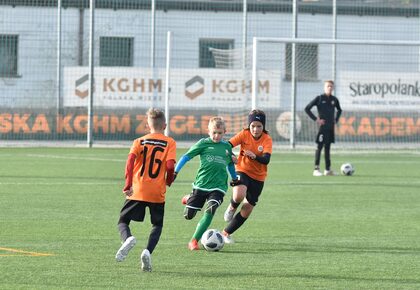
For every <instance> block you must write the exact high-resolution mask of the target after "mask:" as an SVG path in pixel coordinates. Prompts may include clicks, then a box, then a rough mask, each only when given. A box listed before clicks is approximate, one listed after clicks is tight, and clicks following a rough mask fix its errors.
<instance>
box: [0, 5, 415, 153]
mask: <svg viewBox="0 0 420 290" xmlns="http://www.w3.org/2000/svg"><path fill="white" fill-rule="evenodd" d="M419 3H420V2H419V1H407V0H401V1H387V0H382V1H379V0H378V1H371V0H370V1H363V0H357V1H350V0H337V1H335V0H319V1H308V0H306V1H304V0H301V1H297V0H294V1H292V0H288V1H282V0H278V1H269V0H266V1H264V0H263V1H257V0H232V1H210V0H209V1H205V0H190V1H167V0H156V1H153V0H152V1H151V0H147V1H142V0H136V1H134V0H120V1H111V0H102V1H101V0H96V1H93V0H91V1H88V0H84V1H82V0H73V1H71V0H67V1H66V0H62V1H57V0H54V1H53V0H50V1H49V0H42V1H41V0H15V1H5V0H3V1H0V56H1V57H0V91H1V95H0V136H1V137H0V138H1V139H2V140H54V141H64V140H76V141H85V140H86V141H87V143H88V144H89V145H91V144H92V143H93V142H96V141H128V140H132V139H133V138H135V137H137V136H138V135H142V134H144V133H146V132H147V127H146V125H145V117H144V113H145V111H146V110H147V108H148V107H150V106H155V107H161V108H164V106H165V90H166V88H167V92H168V93H169V116H168V129H169V131H168V134H169V135H171V136H173V137H174V138H175V139H176V140H177V141H194V140H197V139H198V138H201V137H203V136H205V135H206V133H207V132H206V128H207V120H208V119H209V117H210V116H213V115H222V116H224V117H225V118H226V119H227V121H228V122H227V123H228V133H229V134H233V133H235V132H236V131H238V130H239V129H241V128H242V127H243V126H245V125H246V123H245V120H246V115H247V113H248V112H249V110H250V109H251V107H252V100H251V92H252V77H251V71H252V65H251V58H252V39H253V37H273V38H293V37H296V38H315V39H316V38H319V39H325V38H332V39H360V40H368V39H375V40H379V41H380V40H390V41H393V40H394V41H418V40H419V36H420V19H419V9H420V4H419ZM168 31H170V32H171V33H172V34H171V35H172V38H171V41H170V42H168ZM168 45H169V48H168ZM292 48H293V46H292V45H291V43H289V44H284V46H283V47H280V46H277V47H276V46H274V47H271V48H268V47H266V48H265V51H264V50H262V51H261V52H260V54H259V57H262V58H263V59H266V62H267V63H268V64H270V63H271V65H273V64H278V66H277V67H273V66H271V67H270V68H269V69H266V68H265V67H264V65H263V66H261V71H260V72H259V75H260V77H261V80H260V81H261V86H262V89H263V90H268V91H265V94H260V95H259V98H260V99H259V102H258V104H259V106H260V107H261V108H262V109H263V110H265V111H266V112H267V114H268V119H269V122H268V125H267V126H268V129H269V130H270V133H271V135H272V137H273V139H274V141H275V144H276V145H288V144H289V143H290V138H291V135H290V130H289V129H290V128H289V127H288V126H290V124H289V123H290V119H288V117H287V116H289V115H290V110H291V106H290V100H291V97H290V96H291V95H290V89H291V86H292V83H291V80H292V76H291V71H292V70H291V65H292V63H293V62H292V58H291V56H292V55H293V54H292V51H293V50H292ZM295 49H296V50H295V52H294V53H295V55H296V56H297V59H296V65H297V67H296V72H297V73H298V75H296V76H295V77H296V80H297V83H296V86H297V91H298V94H297V96H296V98H297V100H296V107H295V110H296V114H297V115H298V116H299V117H300V120H301V124H300V129H299V132H296V134H297V136H296V141H297V143H296V145H297V146H299V145H307V144H312V143H313V140H312V139H313V138H314V137H315V136H314V131H315V130H316V128H315V127H314V124H313V123H312V122H311V121H310V120H309V118H307V116H305V114H304V113H303V108H304V106H305V105H306V103H308V102H309V101H310V100H311V99H312V98H313V97H314V96H315V95H317V94H320V93H322V84H323V81H324V80H325V79H334V80H336V83H337V85H338V90H337V91H336V93H337V96H338V97H339V99H340V100H343V102H344V103H345V104H348V103H349V102H350V101H351V100H352V98H354V96H352V95H351V92H352V91H351V90H350V91H349V90H348V91H345V86H346V84H350V83H352V82H355V83H357V81H359V83H360V78H361V77H362V78H364V79H365V83H367V84H373V85H375V84H385V83H390V84H391V86H392V85H393V84H394V83H396V85H398V83H399V84H400V86H401V84H403V85H404V84H406V85H407V86H413V88H414V87H415V89H414V91H413V92H412V93H411V94H408V95H404V94H403V93H401V90H399V91H398V92H397V90H396V89H395V90H394V91H395V92H394V93H392V94H391V93H389V94H387V95H386V96H381V98H382V99H385V100H386V101H387V102H389V104H390V105H389V106H388V107H381V106H380V103H375V100H377V99H378V94H375V92H374V94H371V95H368V94H365V95H363V97H364V98H370V99H369V100H370V101H371V102H370V103H368V102H367V101H366V99H364V102H365V104H366V107H365V108H363V109H360V108H357V107H355V106H353V107H352V106H349V107H347V108H346V107H343V110H344V112H345V114H344V115H343V116H344V119H343V120H344V121H345V123H343V124H338V125H337V126H338V132H343V134H342V135H339V136H338V141H339V142H337V146H344V144H346V145H350V146H355V145H357V146H359V147H363V146H366V147H373V148H378V147H388V146H396V147H407V146H408V147H412V146H414V147H415V146H416V144H418V141H419V139H420V121H419V116H418V114H419V113H418V112H419V111H420V110H419V108H420V105H419V101H418V100H419V99H420V97H419V96H420V93H419V91H418V87H417V81H416V80H417V79H418V71H419V68H420V63H419V48H417V47H412V46H404V45H402V46H399V47H398V48H397V49H395V48H390V47H389V46H387V45H381V46H376V47H375V49H374V50H370V51H369V53H366V51H365V49H364V48H363V47H359V48H358V50H357V51H355V50H352V49H351V48H349V47H344V46H341V47H339V46H325V45H320V44H319V45H316V44H311V45H309V44H302V45H298V46H297V47H296V48H295ZM168 51H169V52H170V54H169V55H170V56H171V59H170V62H168V59H167V56H168ZM168 64H170V68H168V67H167V66H168ZM168 72H169V76H168ZM91 76H94V77H93V78H92V77H91ZM352 78H353V79H352ZM169 82H170V83H169ZM92 88H93V89H92ZM267 88H269V89H267ZM90 96H92V98H90ZM401 99H403V100H404V101H407V102H408V103H407V102H406V103H404V104H405V105H398V104H403V103H401V102H400V101H401ZM372 100H373V101H372ZM379 100H380V99H379ZM398 102H400V103H398ZM392 104H394V105H392ZM407 104H410V105H408V106H407ZM396 112H398V114H396ZM352 116H354V118H355V121H353V122H350V123H349V120H350V118H351V117H352ZM379 122H381V123H379ZM342 126H343V127H342ZM369 126H370V130H369V128H368V129H366V128H365V127H369ZM285 128H288V129H285ZM346 128H347V129H346ZM285 132H286V133H285ZM355 132H356V133H355Z"/></svg>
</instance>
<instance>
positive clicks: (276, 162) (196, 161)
mask: <svg viewBox="0 0 420 290" xmlns="http://www.w3.org/2000/svg"><path fill="white" fill-rule="evenodd" d="M26 156H28V157H34V158H53V159H68V160H90V161H105V162H107V161H109V162H126V159H113V158H99V157H86V156H67V155H48V154H27V155H26ZM404 158H405V157H404ZM406 158H410V160H362V159H360V160H359V159H355V160H350V161H349V162H353V163H356V162H357V163H358V164H360V163H367V164H407V163H410V164H417V163H419V164H420V158H419V159H413V157H412V156H406ZM189 162H192V163H199V160H198V158H197V159H193V160H191V161H189ZM312 162H313V160H312V159H308V160H271V161H270V163H275V164H282V163H283V164H305V163H311V164H312Z"/></svg>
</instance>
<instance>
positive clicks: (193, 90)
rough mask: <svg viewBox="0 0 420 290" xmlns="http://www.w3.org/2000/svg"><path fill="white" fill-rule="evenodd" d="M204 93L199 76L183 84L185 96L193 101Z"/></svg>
mask: <svg viewBox="0 0 420 290" xmlns="http://www.w3.org/2000/svg"><path fill="white" fill-rule="evenodd" d="M203 93H204V79H203V78H202V77H200V76H195V77H193V78H192V79H190V80H189V81H187V82H186V83H185V96H186V97H187V98H189V99H191V100H194V99H195V98H197V97H198V96H200V95H202V94H203Z"/></svg>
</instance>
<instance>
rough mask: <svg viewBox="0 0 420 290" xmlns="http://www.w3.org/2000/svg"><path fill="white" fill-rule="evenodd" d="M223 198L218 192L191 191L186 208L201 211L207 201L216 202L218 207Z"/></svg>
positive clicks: (222, 194)
mask: <svg viewBox="0 0 420 290" xmlns="http://www.w3.org/2000/svg"><path fill="white" fill-rule="evenodd" d="M224 196H225V194H224V193H223V192H221V191H219V190H213V191H204V190H200V189H193V191H192V192H191V195H190V197H189V198H188V200H187V205H186V207H188V208H191V209H193V210H201V208H202V207H203V206H204V204H205V203H206V201H209V200H214V201H216V202H217V203H218V204H219V206H220V205H221V204H222V202H223V197H224Z"/></svg>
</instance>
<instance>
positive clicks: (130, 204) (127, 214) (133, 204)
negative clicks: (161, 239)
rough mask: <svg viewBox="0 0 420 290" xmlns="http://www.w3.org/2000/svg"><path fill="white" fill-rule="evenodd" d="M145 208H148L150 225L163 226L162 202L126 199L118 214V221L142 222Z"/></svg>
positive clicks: (163, 206) (163, 208)
mask: <svg viewBox="0 0 420 290" xmlns="http://www.w3.org/2000/svg"><path fill="white" fill-rule="evenodd" d="M146 207H148V208H149V211H150V222H151V223H152V225H157V226H163V216H164V214H165V203H164V202H163V203H154V202H147V201H138V200H131V199H126V200H125V202H124V205H123V207H122V209H121V212H120V220H125V221H127V222H129V221H131V220H133V221H136V222H142V221H144V216H145V214H146Z"/></svg>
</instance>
